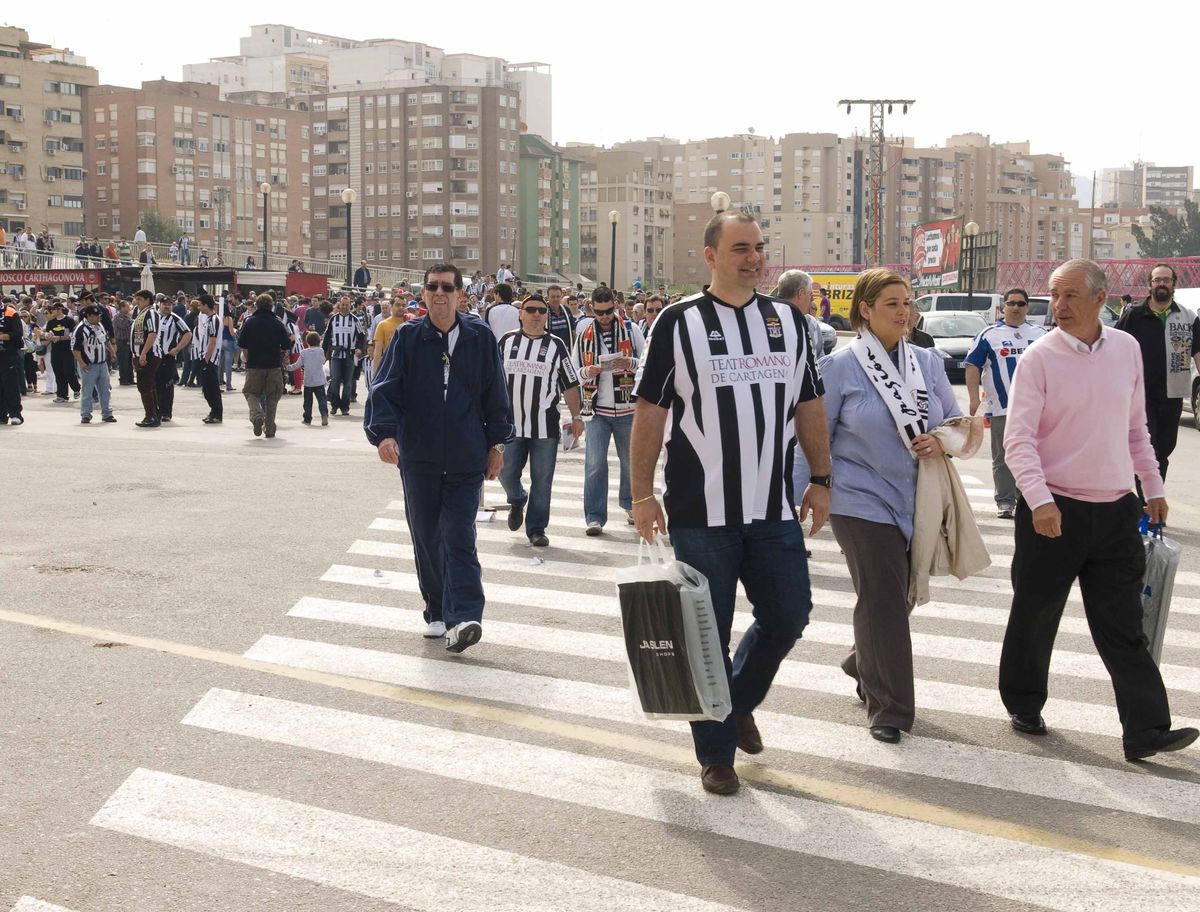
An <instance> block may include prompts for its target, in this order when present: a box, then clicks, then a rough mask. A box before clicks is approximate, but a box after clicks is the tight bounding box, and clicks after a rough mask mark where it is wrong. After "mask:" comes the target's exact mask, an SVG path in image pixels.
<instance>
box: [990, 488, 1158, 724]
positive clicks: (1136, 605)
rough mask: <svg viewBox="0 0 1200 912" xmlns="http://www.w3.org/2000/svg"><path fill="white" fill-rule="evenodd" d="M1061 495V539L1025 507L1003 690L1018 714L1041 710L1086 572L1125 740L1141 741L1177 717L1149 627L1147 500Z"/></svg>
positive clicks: (1096, 635) (1087, 598) (1086, 601)
mask: <svg viewBox="0 0 1200 912" xmlns="http://www.w3.org/2000/svg"><path fill="white" fill-rule="evenodd" d="M1054 501H1055V503H1056V504H1058V508H1059V510H1060V511H1061V512H1062V535H1061V536H1060V537H1058V538H1047V537H1045V536H1044V535H1038V534H1037V533H1036V532H1034V530H1033V514H1032V513H1031V512H1030V510H1029V507H1028V505H1027V504H1026V503H1025V502H1024V501H1021V502H1020V503H1019V504H1018V505H1017V522H1016V550H1015V553H1014V554H1013V560H1012V583H1013V601H1012V610H1011V612H1010V613H1009V616H1008V629H1007V630H1006V631H1005V634H1004V648H1003V650H1002V652H1001V654H1000V696H1001V698H1002V699H1003V700H1004V705H1005V707H1006V708H1007V709H1008V711H1009V712H1010V713H1039V712H1041V710H1042V707H1043V706H1044V705H1045V703H1046V697H1047V678H1048V677H1049V672H1050V654H1051V652H1052V651H1053V649H1054V637H1055V635H1056V634H1057V633H1058V622H1059V620H1060V619H1061V618H1062V613H1063V607H1064V606H1065V605H1066V603H1067V596H1068V594H1069V593H1070V591H1071V584H1072V583H1073V582H1074V581H1075V580H1076V579H1078V580H1079V588H1080V590H1081V591H1082V594H1083V610H1084V613H1085V614H1086V616H1087V622H1088V629H1089V630H1091V633H1092V641H1093V642H1094V643H1095V644H1096V651H1097V652H1099V653H1100V658H1101V659H1102V660H1103V662H1104V667H1105V668H1106V669H1108V674H1109V677H1110V678H1111V679H1112V685H1113V691H1114V692H1115V694H1116V699H1117V715H1118V716H1119V717H1120V720H1121V729H1122V732H1123V736H1124V742H1125V746H1126V747H1140V746H1142V745H1144V744H1146V743H1147V742H1148V741H1149V740H1151V739H1152V738H1153V737H1154V735H1155V733H1156V732H1157V731H1160V730H1164V729H1166V728H1169V727H1170V724H1171V710H1170V707H1169V705H1168V703H1167V691H1166V688H1165V687H1164V686H1163V681H1162V675H1161V674H1159V671H1158V666H1157V665H1155V664H1154V659H1152V658H1151V657H1150V650H1149V645H1148V641H1147V639H1146V635H1145V633H1143V631H1142V600H1141V587H1142V576H1143V574H1144V573H1145V570H1146V554H1145V550H1144V548H1143V546H1142V539H1141V536H1140V535H1139V534H1138V530H1137V522H1138V518H1139V517H1140V516H1141V515H1142V508H1141V504H1140V503H1139V501H1138V497H1137V495H1135V494H1133V493H1129V494H1126V495H1125V496H1124V497H1122V498H1121V499H1120V500H1115V501H1112V502H1109V503H1087V502H1085V501H1082V500H1073V499H1071V498H1069V497H1060V496H1057V495H1056V496H1055V498H1054Z"/></svg>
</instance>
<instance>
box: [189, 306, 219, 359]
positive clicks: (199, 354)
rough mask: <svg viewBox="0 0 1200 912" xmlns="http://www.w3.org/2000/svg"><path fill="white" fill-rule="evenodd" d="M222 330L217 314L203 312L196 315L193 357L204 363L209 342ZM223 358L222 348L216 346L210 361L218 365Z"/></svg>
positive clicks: (193, 334)
mask: <svg viewBox="0 0 1200 912" xmlns="http://www.w3.org/2000/svg"><path fill="white" fill-rule="evenodd" d="M220 328H221V319H220V317H218V316H217V315H216V314H211V315H209V314H205V313H204V312H203V311H201V312H200V313H199V314H197V315H196V328H195V330H193V331H192V357H193V358H196V359H197V360H200V361H203V360H204V355H205V353H206V352H207V351H208V341H209V339H211V338H212V337H213V336H215V335H216V334H217V333H218V332H219V331H220ZM220 358H221V346H220V344H218V345H216V346H215V347H214V349H213V354H212V357H211V358H209V359H208V360H209V361H211V362H212V363H213V364H216V363H217V362H218V361H219V360H220Z"/></svg>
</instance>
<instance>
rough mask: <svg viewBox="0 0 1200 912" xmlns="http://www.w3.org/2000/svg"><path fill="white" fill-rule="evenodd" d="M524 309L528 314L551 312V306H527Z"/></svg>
mask: <svg viewBox="0 0 1200 912" xmlns="http://www.w3.org/2000/svg"><path fill="white" fill-rule="evenodd" d="M522 309H523V310H524V311H525V313H527V314H544V313H548V312H549V308H546V307H525V308H522Z"/></svg>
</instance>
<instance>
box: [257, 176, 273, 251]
mask: <svg viewBox="0 0 1200 912" xmlns="http://www.w3.org/2000/svg"><path fill="white" fill-rule="evenodd" d="M258 192H259V193H261V194H262V195H263V260H262V266H261V267H260V268H262V269H266V268H267V234H268V233H269V232H270V230H271V210H270V207H269V205H268V204H269V202H270V199H271V185H270V184H268V183H267V182H266V181H263V182H262V183H261V184H259V185H258Z"/></svg>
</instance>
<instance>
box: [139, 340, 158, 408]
mask: <svg viewBox="0 0 1200 912" xmlns="http://www.w3.org/2000/svg"><path fill="white" fill-rule="evenodd" d="M137 388H138V393H140V394H141V397H142V410H143V411H144V412H145V413H146V414H145V416H144V420H146V421H158V358H156V357H155V356H154V355H153V354H149V355H146V366H145V367H142V366H141V365H138V369H137Z"/></svg>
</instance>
